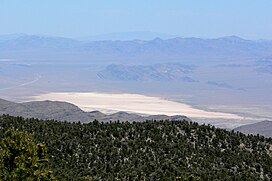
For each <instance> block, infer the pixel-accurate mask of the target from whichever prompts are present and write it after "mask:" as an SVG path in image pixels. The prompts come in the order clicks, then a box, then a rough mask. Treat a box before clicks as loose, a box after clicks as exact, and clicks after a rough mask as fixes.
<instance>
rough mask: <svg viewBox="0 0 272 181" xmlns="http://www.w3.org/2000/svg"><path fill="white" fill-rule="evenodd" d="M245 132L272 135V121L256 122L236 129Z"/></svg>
mask: <svg viewBox="0 0 272 181" xmlns="http://www.w3.org/2000/svg"><path fill="white" fill-rule="evenodd" d="M234 130H235V131H240V132H242V133H245V134H255V135H257V134H260V135H263V136H266V137H272V121H262V122H258V123H254V124H248V125H244V126H240V127H238V128H235V129H234Z"/></svg>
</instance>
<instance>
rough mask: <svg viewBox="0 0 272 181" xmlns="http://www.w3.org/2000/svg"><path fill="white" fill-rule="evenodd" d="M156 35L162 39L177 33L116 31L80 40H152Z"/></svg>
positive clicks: (172, 36) (173, 36)
mask: <svg viewBox="0 0 272 181" xmlns="http://www.w3.org/2000/svg"><path fill="white" fill-rule="evenodd" d="M156 37H160V38H161V39H169V38H175V37H177V36H175V35H169V34H165V33H157V32H150V31H135V32H115V33H106V34H100V35H94V36H87V37H80V38H79V39H80V40H85V41H86V40H88V41H104V40H113V41H116V40H121V41H128V40H152V39H154V38H156Z"/></svg>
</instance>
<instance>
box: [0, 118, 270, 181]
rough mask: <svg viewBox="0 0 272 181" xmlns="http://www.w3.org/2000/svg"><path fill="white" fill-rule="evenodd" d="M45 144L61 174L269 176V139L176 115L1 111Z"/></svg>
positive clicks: (3, 123)
mask: <svg viewBox="0 0 272 181" xmlns="http://www.w3.org/2000/svg"><path fill="white" fill-rule="evenodd" d="M0 128H1V129H0V137H2V135H3V133H4V131H5V130H7V129H9V128H12V129H15V130H19V131H27V132H29V133H33V134H34V138H35V140H36V141H37V142H40V143H45V144H46V145H47V147H48V153H49V158H50V161H49V166H50V167H51V168H52V169H53V170H54V174H55V175H56V176H57V177H59V178H63V179H65V180H80V179H81V178H89V179H91V180H117V179H123V180H161V179H165V180H174V178H176V177H179V176H180V177H181V178H182V177H188V176H190V175H193V177H198V178H201V179H202V180H271V179H272V170H271V168H272V139H271V138H269V139H268V138H265V137H262V136H252V135H250V136H246V135H244V134H242V133H236V132H234V131H232V132H229V131H226V130H222V129H216V128H215V127H211V126H206V125H198V124H197V123H192V122H187V121H184V120H181V121H146V122H133V123H129V122H122V123H121V122H114V123H109V122H107V123H104V122H98V121H94V122H91V123H89V124H81V123H68V122H58V121H40V120H36V119H23V118H22V117H11V116H6V115H4V116H1V117H0Z"/></svg>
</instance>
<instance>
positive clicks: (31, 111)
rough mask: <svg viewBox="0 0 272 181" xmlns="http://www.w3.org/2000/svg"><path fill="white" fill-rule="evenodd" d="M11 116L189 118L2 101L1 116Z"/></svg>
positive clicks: (87, 119) (82, 119)
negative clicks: (110, 112) (85, 110)
mask: <svg viewBox="0 0 272 181" xmlns="http://www.w3.org/2000/svg"><path fill="white" fill-rule="evenodd" d="M2 114H9V115H12V116H22V117H25V118H32V117H34V118H38V119H44V120H50V119H54V120H59V121H69V122H77V121H80V122H91V121H93V120H95V119H96V120H99V121H104V122H109V121H118V120H119V121H145V120H167V119H168V120H187V121H190V119H189V118H187V117H185V116H181V115H177V116H166V115H152V116H140V115H138V114H130V113H126V112H117V113H114V114H103V113H101V112H99V111H93V112H84V111H82V110H81V109H80V108H78V107H77V106H75V105H73V104H70V103H67V102H59V101H33V102H25V103H14V102H10V101H6V100H3V99H0V115H2Z"/></svg>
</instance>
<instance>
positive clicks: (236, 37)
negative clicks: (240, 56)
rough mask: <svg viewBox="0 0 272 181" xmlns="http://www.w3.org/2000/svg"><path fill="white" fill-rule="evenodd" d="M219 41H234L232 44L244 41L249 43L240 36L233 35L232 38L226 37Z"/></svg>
mask: <svg viewBox="0 0 272 181" xmlns="http://www.w3.org/2000/svg"><path fill="white" fill-rule="evenodd" d="M218 40H227V41H232V42H244V41H248V40H245V39H243V38H241V37H239V36H235V35H232V36H224V37H221V38H218Z"/></svg>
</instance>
